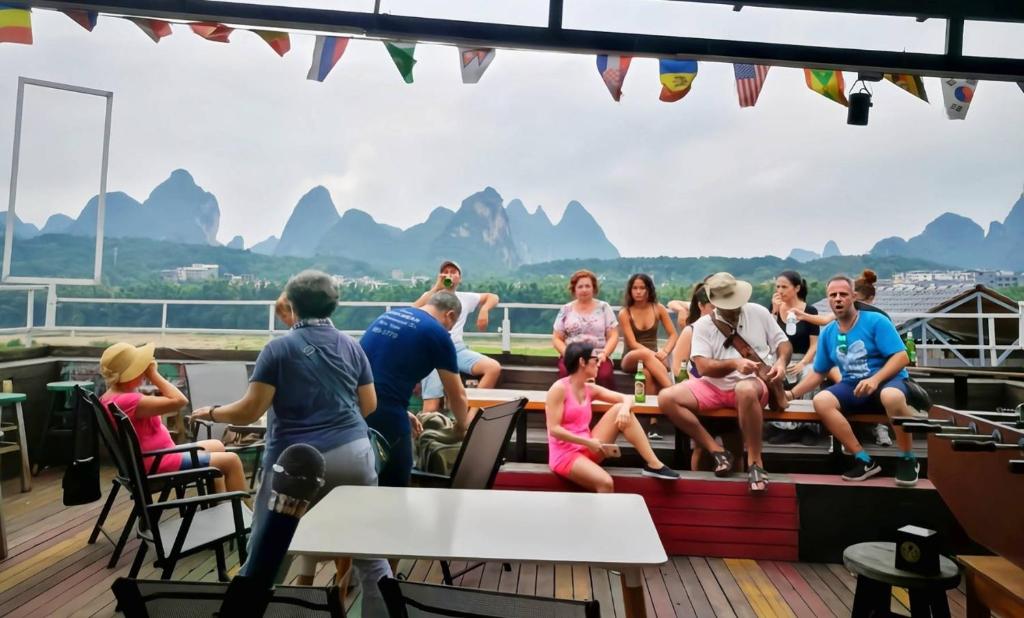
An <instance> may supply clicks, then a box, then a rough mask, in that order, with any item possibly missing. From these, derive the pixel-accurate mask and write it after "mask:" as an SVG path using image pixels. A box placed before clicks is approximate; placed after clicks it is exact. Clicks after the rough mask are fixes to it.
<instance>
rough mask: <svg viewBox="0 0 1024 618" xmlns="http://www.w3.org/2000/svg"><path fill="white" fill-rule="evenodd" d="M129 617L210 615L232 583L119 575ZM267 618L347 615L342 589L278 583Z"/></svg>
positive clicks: (120, 597)
mask: <svg viewBox="0 0 1024 618" xmlns="http://www.w3.org/2000/svg"><path fill="white" fill-rule="evenodd" d="M110 589H111V590H113V591H114V596H115V597H117V604H118V607H119V608H120V610H121V611H122V612H124V615H125V616H126V617H127V618H210V616H215V615H216V614H217V612H218V611H219V610H220V604H221V602H222V601H223V600H224V595H225V593H226V592H227V589H228V584H227V583H221V582H181V581H163V580H148V579H128V578H126V577H119V578H118V579H117V580H116V581H115V582H114V584H113V585H112V586H111V587H110ZM263 615H264V616H266V617H267V618H285V617H289V618H290V617H295V618H299V617H305V616H310V617H313V618H316V617H318V616H322V617H324V618H345V608H344V607H342V606H341V601H340V598H339V596H338V588H337V587H334V586H332V587H330V588H321V587H313V586H277V587H276V588H274V596H273V598H272V599H271V601H270V604H269V605H268V606H267V610H266V612H264V614H263Z"/></svg>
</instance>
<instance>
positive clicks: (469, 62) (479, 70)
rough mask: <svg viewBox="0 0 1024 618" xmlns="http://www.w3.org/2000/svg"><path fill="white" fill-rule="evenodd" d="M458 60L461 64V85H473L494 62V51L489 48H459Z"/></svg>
mask: <svg viewBox="0 0 1024 618" xmlns="http://www.w3.org/2000/svg"><path fill="white" fill-rule="evenodd" d="M459 58H460V59H461V62H462V83H463V84H475V83H477V82H479V81H480V78H481V77H483V74H484V71H486V70H487V67H489V66H491V63H492V62H494V50H493V49H491V48H489V47H481V48H473V47H460V48H459Z"/></svg>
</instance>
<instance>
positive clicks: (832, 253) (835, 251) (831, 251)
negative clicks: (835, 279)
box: [821, 240, 842, 258]
mask: <svg viewBox="0 0 1024 618" xmlns="http://www.w3.org/2000/svg"><path fill="white" fill-rule="evenodd" d="M840 255H842V253H841V252H840V251H839V245H837V244H836V241H834V240H830V241H828V242H827V243H825V248H824V249H822V250H821V257H823V258H830V257H839V256H840Z"/></svg>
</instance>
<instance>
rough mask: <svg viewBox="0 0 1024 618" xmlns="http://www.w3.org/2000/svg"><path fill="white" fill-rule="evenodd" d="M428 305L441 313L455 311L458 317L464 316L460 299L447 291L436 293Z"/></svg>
mask: <svg viewBox="0 0 1024 618" xmlns="http://www.w3.org/2000/svg"><path fill="white" fill-rule="evenodd" d="M427 304H428V305H430V306H431V307H434V308H436V309H437V310H439V311H440V312H441V313H448V312H449V311H454V312H455V316H456V317H458V316H460V315H462V301H460V300H459V297H458V296H456V295H455V294H454V293H453V292H448V291H446V290H441V291H440V292H434V295H433V296H431V297H430V300H428V301H427Z"/></svg>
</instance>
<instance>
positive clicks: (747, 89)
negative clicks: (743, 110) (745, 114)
mask: <svg viewBox="0 0 1024 618" xmlns="http://www.w3.org/2000/svg"><path fill="white" fill-rule="evenodd" d="M732 68H733V71H734V72H735V73H736V92H738V93H739V95H740V107H753V106H754V104H755V103H757V95H759V94H761V86H763V85H764V79H765V77H767V76H768V69H770V68H771V67H769V66H766V65H763V64H734V65H732Z"/></svg>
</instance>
